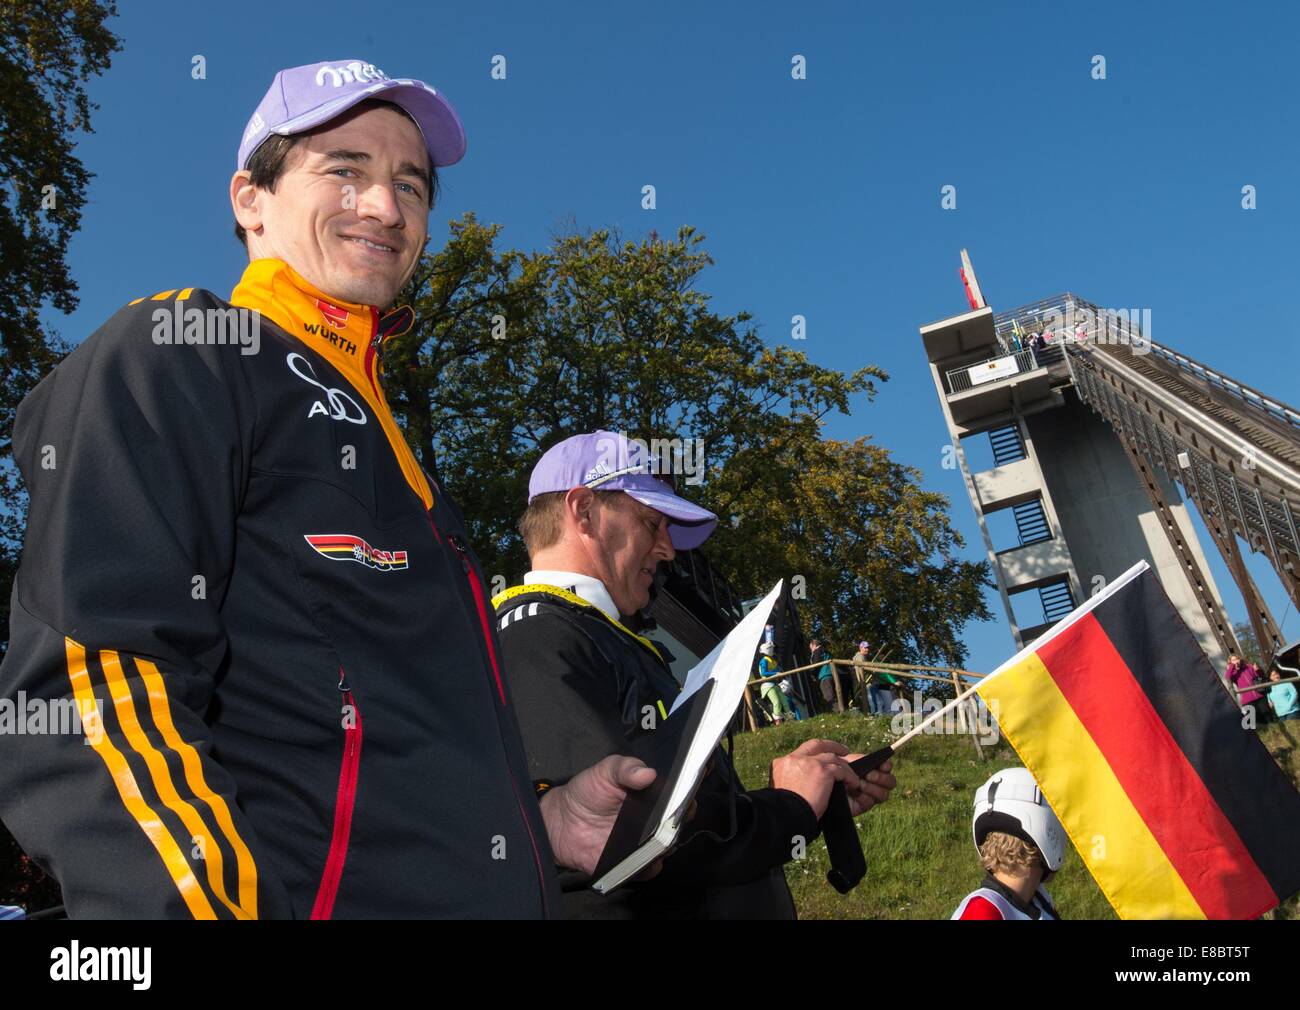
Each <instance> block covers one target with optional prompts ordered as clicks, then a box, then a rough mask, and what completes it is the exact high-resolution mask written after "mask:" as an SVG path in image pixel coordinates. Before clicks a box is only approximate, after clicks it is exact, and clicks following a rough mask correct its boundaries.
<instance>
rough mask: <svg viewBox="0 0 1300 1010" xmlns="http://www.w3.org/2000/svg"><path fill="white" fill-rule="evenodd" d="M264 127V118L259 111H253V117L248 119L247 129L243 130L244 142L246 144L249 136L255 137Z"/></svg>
mask: <svg viewBox="0 0 1300 1010" xmlns="http://www.w3.org/2000/svg"><path fill="white" fill-rule="evenodd" d="M265 129H266V120H265V119H263V118H262V114H261V113H260V112H254V113H253V118H252V119H250V120H249V121H248V129H246V130H245V131H244V143H245V144H247V143H248V141H249V139H250V138H251V137H256V136H257V135H258V134H259V133H261V132H262V131H263V130H265Z"/></svg>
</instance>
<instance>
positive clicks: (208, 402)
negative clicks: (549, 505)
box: [0, 60, 654, 918]
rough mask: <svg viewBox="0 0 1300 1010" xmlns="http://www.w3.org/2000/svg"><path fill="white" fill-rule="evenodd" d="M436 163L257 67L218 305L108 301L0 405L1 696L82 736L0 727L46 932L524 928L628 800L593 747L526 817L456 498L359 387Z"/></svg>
mask: <svg viewBox="0 0 1300 1010" xmlns="http://www.w3.org/2000/svg"><path fill="white" fill-rule="evenodd" d="M464 153H465V134H464V131H463V130H462V129H461V125H460V122H459V120H458V119H457V117H456V113H455V111H454V110H453V109H452V107H451V105H450V104H449V103H448V102H447V100H446V99H445V98H444V97H443V96H442V95H441V94H439V93H438V92H437V91H435V90H434V89H433V88H431V87H429V86H428V85H426V84H423V83H421V82H419V81H414V80H407V79H390V78H388V77H387V76H386V75H385V74H384V73H383V72H382V71H380V70H378V69H376V68H375V67H374V66H373V65H372V64H369V63H363V62H361V61H358V60H336V61H330V62H327V63H320V64H314V65H311V66H305V67H295V68H292V69H289V70H284V71H281V72H280V73H279V74H277V75H276V77H275V80H274V82H273V83H272V85H271V88H270V90H269V91H268V92H267V94H266V96H265V98H263V100H262V102H261V104H260V105H259V106H258V107H257V111H256V112H254V114H253V116H252V118H251V120H250V121H249V123H248V126H247V128H246V129H245V130H244V133H243V138H242V141H241V143H240V146H239V155H238V160H237V163H236V171H235V173H234V177H233V178H232V180H231V185H230V199H231V205H232V208H233V211H234V215H235V218H236V220H237V222H238V225H237V228H236V232H237V234H238V236H239V237H240V238H241V239H242V240H243V241H244V242H245V244H246V246H247V248H248V253H249V259H250V263H249V265H248V268H247V270H246V271H245V272H244V275H243V278H242V279H241V280H240V282H239V284H238V285H237V286H236V288H235V290H234V292H233V294H232V295H231V296H230V298H229V299H224V298H221V297H219V296H217V295H215V294H212V293H211V292H209V291H204V290H200V289H197V288H190V287H184V288H179V289H172V290H168V291H163V292H160V293H158V294H156V295H154V296H152V297H146V298H137V299H135V300H134V301H132V302H131V303H130V304H129V305H127V306H126V307H124V308H123V309H122V310H121V311H119V312H118V313H117V314H116V315H115V316H113V318H112V319H110V320H109V321H108V322H107V323H106V324H105V325H104V326H102V327H101V328H100V329H99V330H98V331H97V332H95V333H94V334H92V335H91V336H90V337H89V338H88V339H87V340H86V341H85V342H84V343H83V344H82V345H81V346H80V347H78V348H77V349H76V350H75V351H73V353H72V354H70V355H69V356H68V357H67V359H66V360H65V361H64V362H63V363H62V364H60V366H59V367H58V369H57V370H56V371H55V372H54V373H52V374H51V375H50V376H47V377H46V378H45V380H44V381H43V382H41V383H40V385H38V386H37V387H36V389H35V390H34V391H33V392H32V394H31V395H30V396H29V397H28V398H27V399H26V400H25V401H24V402H23V404H22V407H21V408H20V410H19V413H18V419H17V423H16V424H15V428H14V454H15V457H16V459H17V460H18V463H19V466H20V468H21V470H22V473H23V476H24V478H25V480H26V483H27V488H28V490H29V492H30V495H31V508H30V518H29V523H28V528H27V536H26V544H25V548H24V552H23V558H22V567H21V570H20V573H19V577H18V579H17V582H16V584H15V589H14V596H13V617H12V623H11V628H10V635H11V637H10V648H9V652H8V655H7V658H6V659H5V662H4V664H3V666H2V667H0V698H24V697H25V700H27V701H28V702H29V703H30V702H32V701H35V702H36V703H37V704H38V706H39V705H43V704H50V705H53V704H57V703H69V702H72V703H75V705H76V707H77V709H78V710H79V712H80V714H81V721H80V723H78V724H76V725H75V727H74V730H75V731H67V732H49V733H40V734H36V733H33V734H28V735H15V734H3V735H0V816H2V817H3V819H4V821H5V824H6V825H7V826H8V827H9V828H10V830H11V831H12V832H13V834H14V836H15V837H16V838H17V839H18V841H19V842H20V844H22V845H23V847H24V848H25V849H26V851H27V852H28V854H29V855H31V856H32V858H33V859H35V860H36V861H37V862H38V863H39V864H40V865H42V866H43V867H45V868H46V869H47V870H48V871H49V872H50V873H51V874H52V875H53V876H54V877H55V878H57V879H58V881H59V882H60V884H61V885H62V887H63V895H64V898H65V901H66V906H67V910H68V912H69V914H70V915H71V916H86V917H127V916H132V917H155V918H161V917H194V918H256V917H286V916H294V917H301V918H306V917H308V916H310V917H313V918H329V917H331V916H340V917H342V916H351V917H385V918H396V917H429V916H451V917H538V916H552V915H556V914H558V913H559V911H560V901H559V892H558V888H557V881H556V878H555V872H554V868H553V867H554V866H555V865H556V864H558V865H560V866H568V867H576V868H579V869H583V868H585V869H586V870H590V869H592V868H593V867H594V866H595V862H596V859H597V857H598V856H599V853H600V851H601V849H602V848H603V846H604V842H605V839H606V837H607V836H608V833H609V830H610V828H611V827H612V825H613V822H614V819H615V818H616V816H617V812H618V810H619V808H620V806H621V803H622V800H623V797H624V796H625V795H626V791H627V789H629V788H644V787H645V786H646V785H647V784H648V783H649V781H651V780H652V779H653V777H654V774H653V772H652V771H650V770H649V769H647V768H645V767H644V766H643V765H642V763H641V762H639V761H636V760H634V759H632V758H618V757H610V758H607V759H605V760H603V761H601V762H598V763H597V762H593V765H595V766H596V767H594V768H592V769H588V770H584V771H583V772H582V774H579V775H577V776H576V777H575V778H574V779H573V780H572V781H571V782H570V783H568V784H567V785H566V786H565V787H563V788H559V789H555V790H552V791H549V792H548V793H547V794H546V795H545V796H542V797H541V799H540V802H539V799H538V796H537V794H536V792H535V786H534V784H533V783H532V781H531V777H530V776H529V774H528V768H527V762H526V759H525V756H524V752H523V748H522V744H521V741H520V737H519V729H518V726H517V723H516V721H515V716H514V711H513V708H512V704H511V700H510V692H509V688H508V686H507V684H506V680H505V676H504V673H503V671H502V668H501V663H500V659H499V656H500V646H499V643H498V641H497V637H496V633H495V621H494V620H493V619H492V617H491V616H490V613H489V609H488V601H487V595H486V593H485V592H484V588H483V575H482V572H481V571H480V569H479V566H478V563H477V561H476V560H475V558H474V555H473V553H472V552H471V551H470V550H469V547H468V545H467V543H466V535H465V527H464V523H463V520H462V518H461V515H460V512H459V509H458V508H457V507H456V506H455V505H454V504H453V503H452V502H451V500H450V499H449V498H448V497H447V495H446V493H445V492H444V490H443V489H442V488H441V487H440V486H439V484H438V482H437V480H436V479H435V478H434V477H432V476H430V475H429V474H427V473H426V472H425V471H424V469H423V468H422V467H421V465H420V463H419V462H418V461H417V460H416V458H415V456H414V454H413V453H412V452H411V450H410V448H409V447H408V445H407V443H406V440H405V438H404V437H403V436H402V433H401V431H400V430H399V429H398V427H397V425H396V423H395V422H394V420H393V417H392V414H391V413H390V411H389V408H388V405H387V403H386V401H385V398H384V392H383V387H382V385H381V382H380V363H381V357H382V349H383V340H384V337H385V336H386V335H388V334H390V333H392V332H395V331H397V330H399V329H400V328H401V326H402V325H403V323H404V322H405V321H408V320H409V316H410V311H409V309H408V310H406V311H405V312H401V311H397V312H390V313H387V314H385V312H384V310H386V309H388V308H389V307H390V306H391V304H392V302H393V300H394V298H395V297H396V295H397V293H398V291H399V290H400V289H401V287H402V285H403V284H404V283H405V282H406V281H407V279H409V278H410V276H411V274H412V272H413V271H414V269H415V265H416V262H417V260H418V258H419V255H420V251H421V249H423V247H424V244H425V240H426V237H427V227H428V213H429V209H430V207H431V206H432V203H433V199H434V193H435V189H436V183H437V177H436V170H437V168H438V167H440V166H445V165H451V164H454V163H455V162H456V161H458V160H460V158H461V157H462V156H463V155H464ZM83 729H84V732H82V730H83ZM87 744H88V746H87ZM603 757H605V756H604V755H602V758H603Z"/></svg>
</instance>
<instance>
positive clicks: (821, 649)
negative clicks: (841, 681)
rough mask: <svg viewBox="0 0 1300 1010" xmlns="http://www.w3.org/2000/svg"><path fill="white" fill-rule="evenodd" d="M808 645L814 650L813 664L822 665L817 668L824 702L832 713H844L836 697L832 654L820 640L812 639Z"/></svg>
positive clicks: (811, 657) (818, 682)
mask: <svg viewBox="0 0 1300 1010" xmlns="http://www.w3.org/2000/svg"><path fill="white" fill-rule="evenodd" d="M808 645H809V646H811V648H812V655H811V656H810V660H811V662H814V663H821V664H822V665H821V666H819V667H818V668H817V687H818V688H819V689H820V690H821V693H822V701H824V702H826V707H827V708H829V709H830V710H831V711H832V712H843V711H844V706H843V705H841V704H840V702H839V701H838V700H837V699H836V697H835V680H834V678H835V664H833V663H832V662H831V656H830V653H829V652H827V651H826V647H825V646H824V645H822V642H821V639H819V638H814V639H812V640H811V641H810V642H809V643H808Z"/></svg>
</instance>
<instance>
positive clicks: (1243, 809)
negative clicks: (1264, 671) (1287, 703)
mask: <svg viewBox="0 0 1300 1010" xmlns="http://www.w3.org/2000/svg"><path fill="white" fill-rule="evenodd" d="M978 694H979V695H980V697H981V698H983V699H984V702H985V703H986V704H987V705H988V706H989V708H990V711H991V712H992V713H993V715H994V716H995V718H996V719H997V720H998V724H999V725H1000V727H1001V729H1002V732H1003V733H1004V734H1005V736H1006V737H1007V740H1008V741H1009V742H1010V743H1011V745H1012V746H1013V747H1014V748H1015V749H1016V752H1017V753H1018V754H1019V755H1020V758H1021V760H1022V761H1023V762H1024V764H1025V767H1026V768H1028V769H1029V771H1030V772H1032V773H1033V775H1034V778H1036V779H1037V780H1038V784H1039V787H1040V788H1041V789H1042V791H1043V795H1044V797H1046V799H1047V801H1048V802H1049V803H1051V805H1052V809H1053V810H1055V811H1056V815H1057V817H1059V818H1060V820H1061V823H1062V824H1063V825H1064V826H1065V829H1066V831H1067V832H1068V833H1069V835H1070V840H1071V841H1072V842H1073V843H1074V847H1075V848H1076V849H1077V850H1078V851H1079V855H1080V856H1081V857H1082V858H1083V861H1084V862H1085V863H1086V864H1087V866H1088V869H1089V870H1090V871H1091V872H1092V875H1093V877H1094V878H1095V879H1096V881H1097V884H1098V886H1100V887H1101V889H1102V892H1103V893H1104V894H1105V895H1106V898H1107V900H1108V901H1109V902H1110V903H1111V905H1112V906H1113V907H1114V909H1115V911H1116V913H1117V914H1118V915H1119V916H1120V917H1121V918H1124V919H1172V918H1178V919H1253V918H1256V917H1258V916H1260V915H1263V914H1264V913H1265V912H1267V911H1268V910H1269V909H1271V908H1273V907H1274V906H1275V905H1277V904H1278V903H1279V902H1280V901H1283V900H1285V899H1286V898H1288V897H1289V896H1290V895H1292V894H1293V893H1295V892H1296V891H1297V890H1300V858H1298V854H1300V793H1298V792H1297V791H1296V788H1295V786H1294V785H1293V784H1292V783H1291V781H1290V780H1289V779H1288V778H1287V777H1286V775H1285V774H1284V773H1283V772H1282V770H1281V769H1280V768H1279V767H1278V766H1277V764H1276V762H1274V760H1273V758H1272V757H1271V756H1270V755H1269V753H1268V750H1267V749H1266V748H1265V747H1264V745H1263V743H1261V742H1260V740H1259V738H1258V736H1256V734H1255V730H1254V728H1253V727H1247V726H1244V725H1243V722H1244V719H1243V716H1242V713H1241V711H1240V710H1239V709H1238V708H1237V706H1236V704H1234V703H1233V701H1232V700H1231V699H1230V698H1229V696H1228V693H1227V691H1226V690H1225V689H1224V688H1223V686H1222V685H1221V684H1220V683H1219V678H1218V675H1217V674H1216V672H1215V671H1214V669H1213V668H1212V667H1211V666H1210V663H1209V661H1208V660H1207V659H1206V658H1205V655H1204V653H1202V652H1201V649H1200V647H1199V646H1198V645H1197V642H1196V640H1195V639H1194V638H1193V637H1192V634H1191V632H1190V631H1188V630H1187V627H1186V625H1184V624H1183V622H1182V620H1181V619H1180V618H1179V616H1178V613H1177V611H1175V609H1174V607H1173V604H1172V603H1170V602H1169V598H1168V597H1167V596H1166V595H1165V592H1164V590H1163V588H1162V587H1161V586H1160V583H1159V582H1158V581H1157V580H1156V577H1155V575H1154V574H1152V572H1151V571H1150V569H1149V568H1148V567H1147V565H1146V564H1145V563H1141V564H1139V565H1135V566H1134V567H1133V568H1131V569H1130V570H1129V571H1128V572H1126V573H1125V574H1124V575H1123V577H1121V578H1120V579H1119V580H1118V581H1117V582H1115V583H1114V584H1112V585H1111V586H1109V587H1108V588H1107V589H1106V591H1105V592H1103V593H1101V594H1099V595H1098V596H1096V597H1094V598H1093V599H1091V600H1089V601H1088V603H1086V604H1085V605H1083V606H1082V607H1080V608H1079V609H1077V610H1076V611H1075V612H1074V613H1073V614H1071V615H1070V616H1069V617H1067V618H1065V619H1064V620H1063V621H1061V623H1060V624H1058V625H1057V626H1056V627H1054V628H1053V629H1052V630H1051V631H1049V632H1048V633H1047V634H1046V635H1044V636H1043V637H1041V638H1039V639H1038V640H1037V641H1036V642H1034V643H1033V644H1032V645H1030V646H1029V647H1028V648H1027V649H1025V650H1024V651H1022V652H1021V653H1019V654H1018V655H1017V656H1015V657H1014V658H1012V659H1011V660H1009V661H1008V662H1007V663H1005V664H1004V665H1003V666H1002V667H1000V668H999V669H998V670H997V671H995V672H994V673H992V674H990V675H989V676H988V677H986V678H985V679H984V680H983V681H982V682H981V684H980V685H979V687H978Z"/></svg>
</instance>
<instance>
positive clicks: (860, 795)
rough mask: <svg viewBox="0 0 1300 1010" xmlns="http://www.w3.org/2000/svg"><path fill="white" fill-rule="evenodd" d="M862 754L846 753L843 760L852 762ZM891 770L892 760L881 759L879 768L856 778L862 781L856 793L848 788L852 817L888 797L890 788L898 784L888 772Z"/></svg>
mask: <svg viewBox="0 0 1300 1010" xmlns="http://www.w3.org/2000/svg"><path fill="white" fill-rule="evenodd" d="M864 756H865V755H862V754H847V755H845V757H844V760H845V761H849V762H852V761H856V760H857V759H858V758H860V757H864ZM893 770H894V762H893V761H890V760H885V761H882V762H880V767H879V768H873V769H872V770H871V771H869V772H867V775H866V778H860V779H859V780H858V781H859V782H861V783H862V788H861V789H860V790H859V791H858V792H857V794H856V795H855V794H854V793H853V791H852V790H848V794H849V810H850V811H851V812H852V814H853V816H854V817H857V816H858V815H859V814H865V813H866V812H867V811H868V810H870V809H871V808H872V807H874V806H876V805H878V804H880V803H884V802H885V800H887V799H889V793H890V790H892V789H893V788H894V787H895V786H896V785H898V780H897V779H896V778H894V776H893V775H891V774H890V772H892V771H893ZM846 789H847V787H846Z"/></svg>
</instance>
